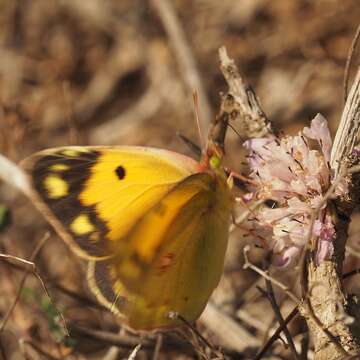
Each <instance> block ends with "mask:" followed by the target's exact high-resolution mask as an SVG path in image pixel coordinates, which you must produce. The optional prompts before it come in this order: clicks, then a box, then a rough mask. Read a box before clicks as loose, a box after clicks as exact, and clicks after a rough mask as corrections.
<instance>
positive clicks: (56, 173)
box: [22, 146, 199, 259]
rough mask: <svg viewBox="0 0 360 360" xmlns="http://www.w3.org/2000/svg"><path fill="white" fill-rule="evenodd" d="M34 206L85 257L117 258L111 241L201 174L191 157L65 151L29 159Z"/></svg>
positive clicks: (124, 149)
mask: <svg viewBox="0 0 360 360" xmlns="http://www.w3.org/2000/svg"><path fill="white" fill-rule="evenodd" d="M22 166H23V167H24V168H25V170H26V171H27V172H28V173H29V174H30V179H31V182H32V184H33V188H34V190H35V191H34V196H33V197H34V201H35V205H37V206H38V208H39V209H40V210H41V211H42V213H43V214H44V215H45V216H46V218H47V220H48V221H49V222H50V223H51V224H52V225H53V226H54V227H55V229H56V230H57V231H58V233H59V234H60V235H61V236H62V237H63V238H64V240H65V241H66V242H67V243H68V244H69V245H70V247H71V248H72V249H73V250H74V251H75V252H77V254H78V255H79V256H82V257H84V258H88V259H90V258H93V259H96V258H105V257H108V256H112V255H113V254H112V252H111V251H112V250H111V248H112V245H111V244H112V243H114V242H115V243H117V242H118V240H119V239H120V238H121V237H123V236H125V235H126V234H127V233H128V231H129V230H130V229H131V228H132V226H133V225H134V224H135V223H136V222H137V221H138V220H139V219H140V218H141V217H142V216H143V215H144V214H145V213H146V212H147V211H148V210H149V209H150V208H151V207H152V206H154V205H155V204H156V203H157V202H158V201H159V199H161V198H162V197H163V196H164V195H165V194H166V193H167V192H168V191H169V190H170V189H171V188H172V187H173V186H175V184H176V183H178V182H179V181H180V180H182V179H184V178H185V177H187V176H189V175H191V174H192V173H195V172H198V171H199V163H197V162H196V161H194V160H193V159H191V158H188V157H186V156H183V155H180V154H177V153H174V152H171V151H166V150H161V149H155V148H145V147H135V146H120V147H80V146H79V147H77V146H72V147H63V148H55V149H49V150H44V151H41V152H39V153H36V154H34V155H32V156H31V157H29V158H28V159H25V160H24V161H23V163H22Z"/></svg>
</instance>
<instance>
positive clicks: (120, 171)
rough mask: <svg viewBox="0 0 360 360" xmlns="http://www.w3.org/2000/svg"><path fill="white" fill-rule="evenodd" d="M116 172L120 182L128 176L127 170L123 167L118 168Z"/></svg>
mask: <svg viewBox="0 0 360 360" xmlns="http://www.w3.org/2000/svg"><path fill="white" fill-rule="evenodd" d="M115 172H116V175H117V176H118V178H119V179H120V180H122V179H124V178H125V175H126V172H125V168H124V167H123V166H121V165H120V166H118V167H117V168H116V170H115Z"/></svg>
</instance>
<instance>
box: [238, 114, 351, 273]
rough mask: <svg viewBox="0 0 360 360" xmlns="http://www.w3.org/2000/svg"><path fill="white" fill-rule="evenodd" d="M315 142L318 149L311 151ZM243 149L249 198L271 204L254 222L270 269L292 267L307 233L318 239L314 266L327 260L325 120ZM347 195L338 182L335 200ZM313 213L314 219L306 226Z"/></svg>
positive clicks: (331, 236) (329, 237) (330, 230)
mask: <svg viewBox="0 0 360 360" xmlns="http://www.w3.org/2000/svg"><path fill="white" fill-rule="evenodd" d="M314 140H315V141H316V142H317V147H318V149H314V148H313V147H312V146H311V143H312V142H313V143H314ZM244 145H245V147H246V148H247V149H248V151H249V156H248V162H249V166H250V169H251V173H250V177H251V180H252V189H251V190H252V191H251V192H252V194H253V196H256V197H257V198H258V199H264V200H270V199H271V200H273V202H274V204H276V206H274V207H272V208H269V207H266V206H264V207H261V208H259V209H258V210H256V211H255V214H254V215H255V221H253V224H254V230H255V231H260V233H261V237H262V238H265V241H266V244H267V246H268V247H269V248H270V249H271V250H272V251H273V254H274V263H275V265H277V266H280V267H283V268H284V267H288V266H290V265H293V264H295V263H296V261H297V259H298V258H299V254H300V253H301V250H302V248H303V247H304V245H305V243H306V241H307V239H308V238H309V231H310V228H312V231H313V235H314V236H317V237H318V241H317V244H318V247H317V252H316V262H317V263H320V262H321V261H323V260H326V259H329V258H330V257H331V256H332V254H333V239H334V236H335V228H334V224H333V222H332V219H331V216H330V214H329V213H328V211H327V210H326V202H324V201H323V200H324V195H325V193H326V191H327V190H328V189H329V187H330V186H331V183H332V181H333V171H332V169H331V168H330V151H331V146H332V141H331V136H330V132H329V129H328V126H327V122H326V119H325V118H324V117H323V116H321V115H320V114H318V115H317V116H316V117H315V118H314V119H313V120H312V122H311V126H310V128H308V127H306V128H304V129H303V131H302V132H300V133H299V134H298V135H297V136H286V137H283V138H282V139H277V138H275V137H272V138H261V139H252V140H249V141H247V142H245V144H244ZM346 193H347V183H346V180H345V179H343V180H341V181H340V183H339V185H338V186H337V188H336V190H335V194H336V195H344V194H346ZM314 211H317V212H318V214H319V216H318V218H317V219H316V220H315V222H314V223H313V225H312V226H311V217H312V214H313V213H314ZM264 234H265V235H264Z"/></svg>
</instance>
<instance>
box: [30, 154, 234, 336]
mask: <svg viewBox="0 0 360 360" xmlns="http://www.w3.org/2000/svg"><path fill="white" fill-rule="evenodd" d="M23 166H24V167H25V169H26V170H27V171H28V173H29V174H30V178H31V181H32V183H33V187H34V190H35V191H34V199H35V203H36V205H37V206H38V207H39V209H40V210H41V211H42V212H43V214H44V215H45V216H46V217H47V219H48V220H49V222H50V223H51V224H52V225H53V226H54V227H55V229H56V230H57V231H58V232H59V234H60V235H61V236H62V237H63V238H64V240H65V241H66V242H67V243H68V244H69V245H70V247H71V248H72V249H73V250H74V251H76V252H77V253H78V255H80V256H82V257H84V258H86V259H88V260H91V261H90V264H89V271H88V279H89V284H90V288H91V289H92V291H93V292H94V293H95V295H96V296H97V298H98V299H99V300H100V301H101V302H102V303H103V304H104V305H106V306H108V307H109V308H110V309H111V310H113V311H114V312H116V313H118V314H120V313H122V314H124V315H125V317H126V318H127V320H128V322H129V324H130V326H132V327H134V328H137V329H151V328H156V327H161V326H171V325H177V324H179V320H177V319H170V318H169V316H168V314H169V312H171V311H173V312H178V313H179V314H181V315H182V316H183V317H185V318H186V319H187V320H189V321H192V320H195V319H196V318H197V317H198V316H199V315H200V314H201V312H202V310H203V308H204V307H205V305H206V302H207V300H208V298H209V296H210V294H211V292H212V291H213V289H214V287H215V286H216V285H217V283H218V281H219V278H220V276H221V273H222V267H223V261H224V253H225V249H226V244H227V237H228V225H229V218H230V207H231V196H230V191H229V189H228V186H227V184H226V181H225V178H224V177H223V176H218V175H216V174H215V172H211V171H209V173H207V172H204V167H203V166H202V165H201V164H200V163H198V162H196V161H194V160H192V159H191V158H188V157H185V156H183V155H180V154H176V153H173V152H170V151H166V150H160V149H152V148H142V147H115V148H114V147H112V148H107V147H64V148H57V149H50V150H45V151H42V152H40V153H37V154H35V155H33V156H31V157H30V158H29V159H26V160H25V161H24V163H23Z"/></svg>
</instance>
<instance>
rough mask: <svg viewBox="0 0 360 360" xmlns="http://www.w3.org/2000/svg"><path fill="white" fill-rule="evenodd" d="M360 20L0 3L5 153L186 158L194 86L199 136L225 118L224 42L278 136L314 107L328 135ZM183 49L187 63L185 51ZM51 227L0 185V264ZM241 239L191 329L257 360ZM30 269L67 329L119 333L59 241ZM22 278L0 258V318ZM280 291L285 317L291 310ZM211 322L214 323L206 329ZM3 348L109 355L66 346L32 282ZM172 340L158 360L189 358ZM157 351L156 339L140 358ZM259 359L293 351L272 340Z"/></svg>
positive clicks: (233, 142)
mask: <svg viewBox="0 0 360 360" xmlns="http://www.w3.org/2000/svg"><path fill="white" fill-rule="evenodd" d="M164 3H165V4H167V5H169V7H168V8H167V7H165V8H164ZM169 8H170V15H171V14H172V13H173V14H175V16H176V19H177V21H178V22H179V23H178V24H177V23H176V22H174V19H173V18H172V17H171V16H170V17H169V13H168V12H167V10H169ZM359 20H360V6H359V1H358V0H312V1H310V0H293V1H287V0H277V1H274V0H222V1H221V2H220V1H218V0H173V1H171V0H168V1H161V0H149V1H146V0H121V1H116V0H85V1H84V0H57V1H56V0H31V1H30V0H0V153H1V154H3V155H6V156H7V157H9V158H10V159H12V160H14V161H16V162H18V161H20V160H21V159H23V158H24V157H26V156H28V155H30V154H31V153H33V152H35V151H37V150H40V149H44V148H48V147H54V146H59V145H70V144H79V145H88V144H91V145H101V144H106V145H122V144H129V145H147V146H157V147H161V148H166V149H171V150H175V151H178V152H182V153H185V154H188V155H191V152H190V150H189V149H188V148H187V147H186V146H185V145H184V144H183V143H182V142H181V141H180V140H179V138H178V137H177V136H176V133H177V132H180V133H181V134H183V135H185V136H187V137H189V138H190V139H192V140H193V141H195V142H198V139H197V130H196V124H195V121H194V111H193V109H194V106H193V98H192V91H193V90H197V91H199V95H200V118H201V120H203V128H204V129H206V126H207V124H208V120H209V119H210V118H212V117H213V116H215V114H216V113H217V112H218V111H219V104H220V97H219V94H220V92H224V91H226V89H227V86H226V83H225V81H224V79H223V77H222V74H221V71H220V69H219V63H218V49H219V47H220V46H223V45H225V46H226V47H227V50H228V53H229V55H230V56H231V57H232V58H233V59H234V60H235V61H236V63H237V65H238V67H239V70H240V72H241V74H242V76H243V77H244V79H245V80H246V81H247V82H248V83H249V84H251V86H252V87H253V88H254V89H255V91H256V93H257V95H258V97H259V99H260V102H261V104H262V107H263V110H264V111H265V113H266V114H267V116H268V117H269V118H270V119H271V121H272V122H273V124H274V126H275V127H276V128H277V129H278V130H281V131H283V132H284V133H287V134H294V133H297V131H299V130H300V129H301V128H302V127H303V126H304V125H307V124H308V123H309V120H310V119H311V118H313V117H314V116H315V115H316V113H318V112H320V113H322V114H323V115H324V116H325V117H326V118H327V119H328V120H329V122H330V127H331V130H332V133H333V134H334V133H335V131H336V128H337V124H338V122H339V119H340V116H341V112H342V108H343V98H344V95H343V74H344V68H345V62H346V57H347V53H348V49H349V47H350V44H351V41H352V38H353V36H354V34H355V30H356V27H357V26H358V24H359ZM174 27H175V35H174V32H173V31H172V30H173V28H174ZM179 34H180V38H179ZM183 35H184V38H183ZM181 40H185V41H186V44H187V46H188V47H189V49H188V50H190V52H189V53H187V52H186V51H185V53H184V52H181ZM178 42H180V52H179V43H178ZM184 54H185V56H186V57H187V59H185V60H184V59H183V57H182V55H184ZM355 58H356V59H358V57H356V56H355ZM189 59H190V60H189ZM184 61H185V66H184ZM189 61H190V63H189ZM186 64H188V65H189V66H186ZM189 69H190V70H191V71H190V72H189ZM194 73H195V75H196V76H197V80H196V79H195V82H194V81H193V80H194V79H193V75H194ZM196 81H198V82H196ZM193 84H200V89H199V88H195V89H194V86H193ZM227 149H228V151H227V163H228V165H230V166H231V167H232V168H234V169H238V168H239V167H240V162H241V159H240V156H239V151H240V149H241V140H240V139H239V138H238V137H237V136H236V135H235V134H234V133H230V134H229V137H228V142H227ZM9 213H10V214H11V224H10V225H8V226H6V222H7V218H8V215H6V214H9ZM47 229H49V226H48V225H47V224H46V223H45V221H44V220H43V219H42V217H41V215H40V214H39V213H38V212H37V211H35V210H34V208H33V206H32V205H31V204H30V203H29V201H28V200H27V199H25V198H24V197H23V196H21V195H20V194H19V193H18V191H16V190H15V189H12V188H10V187H9V186H6V185H4V184H3V185H1V184H0V252H1V253H6V254H12V255H15V256H18V257H21V258H24V259H29V258H30V256H31V254H32V252H33V250H34V248H35V246H36V244H37V243H38V241H39V240H40V239H41V238H42V237H43V236H44V233H45V232H46V230H47ZM352 232H353V234H355V235H356V230H352ZM355 235H354V236H355ZM355 237H356V236H355ZM233 240H235V241H236V236H234V239H233ZM240 243H241V244H242V243H243V242H242V241H241V242H240V241H238V242H236V243H235V244H234V241H232V242H231V243H230V247H229V252H228V253H229V259H228V262H227V266H226V271H225V276H224V279H223V281H222V283H221V286H220V288H219V289H218V290H217V292H216V294H215V295H214V298H213V299H212V304H216V309H217V311H219V309H221V314H222V315H221V314H220V315H219V313H216V314H217V315H214V314H210V313H209V315H206V314H205V317H204V319H205V320H204V321H203V322H202V323H201V325H200V326H201V329H202V330H203V332H204V334H205V335H206V336H208V337H209V338H210V339H211V340H212V341H213V343H214V344H216V345H217V346H222V348H223V349H224V351H228V352H229V354H231V358H239V359H241V358H246V356H247V357H248V358H251V356H252V355H251V354H253V353H254V352H256V350H257V349H258V348H259V347H261V344H262V343H263V341H264V339H265V338H266V337H267V335H268V334H269V333H270V332H271V329H273V328H274V327H276V326H275V322H274V315H273V314H272V312H271V308H270V306H269V305H268V303H267V301H266V299H264V297H263V296H262V295H261V293H259V292H258V291H256V289H255V287H254V286H255V285H256V284H258V283H257V281H258V280H257V277H256V275H254V274H253V273H250V272H245V271H244V270H242V266H241V261H242V260H241V256H240V255H241V252H240V251H238V248H239V244H240ZM259 251H260V250H259ZM259 257H261V254H260V255H259ZM254 261H257V255H256V254H255V255H254ZM354 261H355V260H354ZM354 261H353V262H352V263H351V262H349V263H348V265H347V267H348V268H349V269H350V268H352V267H353V266H354V264H355V262H354ZM36 265H37V267H38V272H39V273H40V274H41V276H42V277H43V278H44V280H45V283H46V285H47V287H48V288H49V291H50V293H51V296H52V299H53V300H54V303H55V304H56V307H57V308H58V309H60V310H61V311H62V313H63V314H64V316H65V318H66V320H67V321H68V322H69V324H70V327H71V326H72V325H74V328H75V327H76V326H77V325H79V324H80V325H81V326H83V327H86V328H88V329H97V330H101V331H108V332H113V333H114V334H116V333H117V332H118V324H117V320H116V319H115V318H114V317H113V316H112V315H110V314H108V313H107V312H106V311H103V310H101V309H99V308H98V307H97V306H96V305H95V304H94V303H93V301H92V300H91V299H92V297H91V295H89V292H88V290H87V287H86V281H85V276H84V271H83V269H84V266H83V263H82V261H81V260H79V259H77V258H76V257H75V256H74V255H73V254H72V253H71V252H70V251H69V250H68V249H67V248H66V246H65V245H64V244H63V242H62V241H61V240H60V239H59V238H58V237H57V236H56V235H54V234H53V233H52V235H51V239H49V240H48V241H47V242H46V244H45V246H43V248H42V249H41V251H40V253H39V254H38V256H37V259H36ZM19 270H21V267H19V266H18V265H14V264H13V265H11V266H10V265H9V264H8V263H6V262H0V294H1V295H0V315H1V317H4V316H5V314H6V312H7V311H8V309H9V308H10V306H11V304H12V303H13V302H14V300H15V298H16V293H17V290H18V288H19V285H20V281H21V278H22V276H23V271H19ZM288 275H290V274H288ZM349 286H350V285H349ZM354 289H356V288H355V287H354ZM279 296H280V297H281V296H282V300H281V301H280V302H281V303H282V306H283V308H282V309H284V313H285V315H286V314H287V313H288V312H289V309H291V308H292V307H291V304H287V301H286V298H285V296H284V295H281V294H280V295H279ZM212 310H214V309H212ZM224 314H225V315H224ZM216 316H218V318H217V320H216V321H217V322H216V321H215V323H214V322H211V321H209V320H208V319H214V317H215V318H216ZM219 316H220V317H219ZM219 318H220V319H221V322H222V323H224V321H225V320H224V319H227V320H229V321H230V322H229V323H226V324H228V326H227V327H226V331H225V332H224V333H223V334H221V332H219V331H218V333H217V331H216V329H217V328H218V326H219ZM227 320H226V321H227ZM214 324H215V325H214ZM232 326H234V328H233V327H232ZM292 327H293V328H292V331H294V334H295V335H294V336H295V338H296V335H297V334H300V335H299V336H301V332H302V330H304V328H303V327H304V325H303V324H302V322H301V321H300V320H298V321H297V322H296V321H295V322H294V323H293V325H292ZM239 329H242V330H244V333H241V331H242V330H241V331H240V330H239ZM78 330H79V329H78ZM239 331H240V332H239ZM222 335H223V336H222ZM166 336H168V335H166ZM231 336H233V338H234V339H235V340H231V339H232V338H231V339H230V337H231ZM247 336H248V337H247ZM19 339H22V342H21V344H22V345H21V344H20V343H19ZM299 339H301V337H299ZM0 340H1V347H0V348H1V349H2V350H1V351H0V358H1V357H3V358H5V359H20V358H26V359H43V358H44V359H47V358H54V359H60V358H66V359H87V358H91V359H102V358H105V356H109V344H111V341H109V339H107V340H108V341H100V340H99V338H96V337H95V338H94V337H91V336H90V335H88V334H87V335H86V334H84V333H83V332H81V331H80V330H79V331H78V332H76V331H75V330H74V333H73V337H72V338H71V340H68V339H65V337H64V329H63V327H62V325H61V321H60V320H59V316H58V314H57V312H56V310H55V308H54V306H53V305H52V304H50V303H49V301H48V300H47V297H46V296H45V294H44V291H43V289H42V288H41V286H40V285H39V282H38V281H37V279H36V278H35V277H34V276H30V277H29V279H28V281H27V282H26V285H25V287H24V289H23V291H22V295H21V297H20V301H19V302H18V304H17V306H16V307H15V309H14V311H13V313H12V316H11V317H10V318H9V321H8V323H7V325H6V328H5V330H4V331H3V332H2V333H1V334H0ZM154 341H155V342H156V339H155V340H154ZM174 341H175V342H176V346H175V345H174V346H173V347H171V346H170V347H169V346H167V347H166V346H165V347H164V348H163V349H162V350H161V351H160V354H157V353H156V356H157V357H158V358H159V359H162V358H164V359H165V358H179V359H180V358H181V359H185V358H195V357H196V356H195V355H194V351H193V350H191V349H190V350H189V347H187V346H185V345H184V346H182V345H179V343H178V341H179V340H178V339H175V340H174ZM227 341H228V342H227ZM229 342H230V343H229ZM164 343H166V339H165V340H164ZM134 344H135V345H136V342H135V343H134ZM134 344H133V343H131V342H129V343H126V344H125V345H123V346H121V348H120V352H119V354H118V355H117V356H118V358H119V359H122V358H127V356H128V355H129V353H130V351H131V349H132V348H133V347H134V346H135V345H134ZM132 345H133V346H132ZM153 354H154V342H152V343H151V344H150V345H149V346H148V347H145V348H144V349H143V350H141V351H140V352H139V353H138V356H137V358H138V359H142V358H144V359H147V358H149V359H150V358H153ZM249 354H250V355H249ZM249 356H250V357H249ZM114 358H116V357H114ZM267 358H268V359H278V358H282V359H284V358H289V359H290V358H291V355H289V352H288V350H286V349H284V347H283V346H282V344H281V343H280V342H279V344H278V345H277V346H275V347H274V348H273V351H272V355H269V356H268V357H267Z"/></svg>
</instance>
